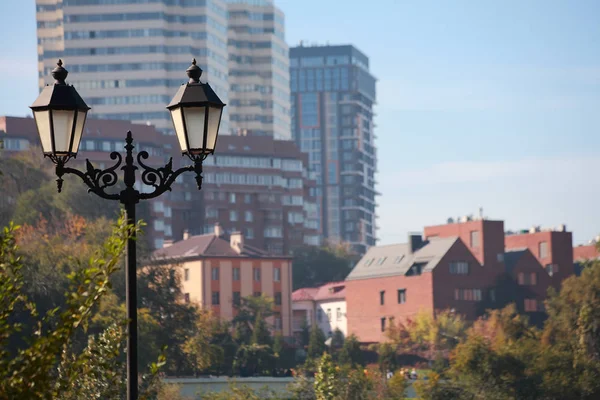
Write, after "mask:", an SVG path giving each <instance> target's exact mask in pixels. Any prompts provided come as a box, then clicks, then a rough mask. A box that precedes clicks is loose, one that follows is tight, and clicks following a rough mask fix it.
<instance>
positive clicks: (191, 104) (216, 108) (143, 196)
mask: <svg viewBox="0 0 600 400" xmlns="http://www.w3.org/2000/svg"><path fill="white" fill-rule="evenodd" d="M186 72H187V75H188V77H189V82H188V83H185V84H183V85H181V87H180V88H179V90H178V91H177V94H175V97H173V100H172V101H171V103H170V104H169V105H168V107H167V108H168V109H169V111H170V112H171V118H172V120H173V125H174V128H175V133H176V134H177V139H178V141H179V144H180V146H181V151H182V154H183V155H186V156H188V157H189V158H190V160H192V162H193V165H189V166H187V167H182V168H179V169H177V170H173V159H172V158H171V159H170V160H169V162H168V163H167V164H166V165H165V166H164V167H160V168H152V167H150V166H148V165H146V164H144V162H143V161H142V160H146V159H147V158H148V152H146V151H140V152H139V153H138V154H137V164H138V165H139V167H138V166H136V165H135V164H134V159H133V149H134V146H133V137H132V134H131V131H129V132H127V136H126V139H125V142H126V144H125V150H126V153H125V163H124V165H123V166H122V167H121V170H122V171H123V182H124V184H125V188H124V189H123V190H121V191H120V192H118V193H109V192H107V191H106V190H105V189H107V188H110V187H112V186H114V185H116V184H117V182H118V177H117V172H116V171H117V169H118V168H119V167H120V166H121V162H122V161H123V157H122V156H121V154H120V153H118V152H116V151H113V152H112V153H110V158H111V159H112V160H116V163H115V165H113V166H112V167H109V168H107V169H104V170H100V169H96V168H94V166H93V165H92V163H91V162H90V161H89V160H86V171H85V172H83V171H80V170H77V169H74V168H70V167H66V166H65V165H66V163H67V162H68V161H69V160H70V159H71V158H76V157H77V150H78V149H79V143H80V141H81V136H82V133H83V128H84V124H85V119H86V116H87V112H88V110H90V107H88V106H87V104H85V102H84V101H83V99H82V98H81V97H80V96H79V94H78V93H77V90H75V88H74V87H73V86H70V85H68V84H67V83H66V82H65V79H66V78H67V74H68V71H67V70H66V69H64V68H63V67H62V61H61V60H58V63H57V67H56V68H55V69H53V70H52V76H53V77H54V79H55V82H54V84H53V85H48V86H46V87H45V88H44V89H43V90H42V92H41V93H40V95H39V97H38V98H37V99H36V101H35V102H34V103H33V105H32V106H31V109H32V110H33V114H34V117H35V122H36V125H37V130H38V133H39V135H40V141H41V143H42V149H43V152H44V156H45V157H48V158H50V160H52V162H53V163H54V164H55V165H56V176H57V177H58V179H57V180H56V183H57V188H58V191H59V192H60V191H61V189H62V185H63V179H62V177H63V175H64V174H73V175H77V176H78V177H79V178H81V180H82V181H83V182H84V183H85V184H86V185H87V186H88V188H89V190H88V191H89V192H92V193H94V194H96V195H98V196H100V197H102V198H104V199H108V200H117V201H119V202H121V204H123V206H124V208H125V215H126V218H127V223H128V224H134V223H135V205H136V204H137V203H139V201H140V200H148V199H153V198H155V197H158V196H160V195H161V194H163V193H164V192H166V191H167V190H171V185H172V184H173V182H175V179H177V177H178V176H179V175H181V174H182V173H183V172H186V171H190V172H194V173H195V175H196V183H197V185H198V190H200V189H201V188H202V162H203V161H204V160H205V159H206V157H208V155H209V154H213V153H214V151H215V146H216V143H217V136H218V133H219V125H220V123H221V116H222V112H223V107H225V104H224V103H223V102H222V101H221V100H220V99H219V97H218V96H217V95H216V93H215V92H214V91H213V90H212V88H211V87H210V85H209V84H208V83H201V82H200V76H201V75H202V70H201V69H200V68H199V67H198V66H197V65H196V60H195V59H194V60H193V61H192V65H191V66H190V67H189V68H188V69H187V70H186ZM140 168H141V170H142V173H141V179H142V182H143V183H144V184H146V185H148V186H151V187H153V188H154V189H153V191H152V192H150V193H140V192H139V191H138V190H136V189H135V188H134V186H135V182H136V176H135V171H136V170H137V169H140ZM135 243H136V242H135V236H132V237H131V238H130V239H129V240H128V241H127V257H126V265H125V269H126V274H125V286H126V294H125V296H126V305H127V318H128V325H127V328H128V332H127V399H128V400H136V399H137V397H138V385H137V382H138V365H137V287H136V280H137V276H136V270H137V265H136V264H137V262H136V246H135Z"/></svg>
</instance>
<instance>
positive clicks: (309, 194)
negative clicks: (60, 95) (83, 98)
mask: <svg viewBox="0 0 600 400" xmlns="http://www.w3.org/2000/svg"><path fill="white" fill-rule="evenodd" d="M129 130H131V131H132V132H133V135H134V140H135V141H136V143H135V145H136V148H135V149H134V152H137V151H140V150H145V151H147V152H148V153H149V154H150V158H149V160H148V161H149V162H150V165H153V166H163V165H164V164H165V163H167V162H168V160H169V158H170V157H173V167H174V168H177V167H178V166H179V163H182V164H183V165H187V163H188V162H189V160H188V159H187V158H185V157H182V156H181V151H180V150H179V144H178V142H177V140H176V138H175V136H171V135H162V134H161V132H159V131H158V130H157V129H155V128H154V127H153V126H148V125H141V124H131V123H129V122H126V121H119V120H116V121H115V120H101V119H93V118H90V119H88V120H87V121H86V128H85V132H84V134H83V139H82V141H81V146H80V149H79V150H80V153H79V154H80V155H79V157H78V158H77V159H74V160H72V161H71V162H70V164H71V163H72V164H73V165H76V164H78V163H82V162H83V161H84V160H85V159H86V158H89V159H90V161H92V162H93V163H95V165H96V166H97V167H98V168H105V167H108V166H111V165H113V161H112V160H111V159H110V152H112V151H121V152H122V151H123V145H124V137H125V133H126V132H127V131H129ZM0 139H2V141H3V147H4V152H5V153H6V154H7V155H10V154H12V153H16V152H19V151H25V150H27V149H29V148H30V147H33V146H35V147H39V137H38V134H37V130H36V127H35V121H34V119H33V118H17V117H0ZM39 154H40V156H41V150H40V152H39ZM40 158H41V157H40ZM48 163H49V161H48ZM307 164H308V163H307V156H306V154H303V153H302V152H300V151H299V150H298V148H297V147H296V144H295V143H294V142H293V141H290V140H274V139H273V138H272V137H269V136H257V137H253V136H251V135H248V136H220V138H219V141H218V143H217V149H216V152H215V155H213V156H210V157H208V158H207V159H206V160H205V161H204V173H203V177H204V183H203V187H202V190H200V191H199V190H198V188H197V185H196V181H195V178H194V175H193V174H183V175H181V176H180V177H179V178H178V179H177V181H176V182H175V184H174V186H173V190H172V191H170V192H166V193H164V194H163V195H162V196H160V197H158V198H156V199H154V200H152V201H150V202H149V205H150V208H151V209H150V213H151V220H149V221H148V222H149V225H148V226H147V227H146V228H145V229H146V231H147V232H148V234H149V236H150V237H151V240H150V241H151V245H153V246H154V248H162V247H163V245H164V242H165V241H173V240H181V238H182V237H183V232H184V231H185V230H188V231H189V232H190V233H192V234H203V233H206V232H212V231H213V226H214V224H215V223H217V222H218V223H220V224H221V226H222V227H223V229H224V230H225V231H226V232H228V233H230V232H234V231H238V230H243V233H244V235H245V237H246V242H247V243H248V244H249V245H251V246H255V247H258V248H265V249H267V250H268V251H269V252H271V253H274V254H289V252H290V251H291V250H292V249H293V248H294V247H297V246H301V245H305V244H306V245H319V244H320V241H319V234H318V229H317V227H318V220H319V215H318V213H317V204H316V202H315V198H314V195H313V193H314V188H315V185H316V183H315V180H314V179H310V178H309V173H308V171H307ZM48 167H49V168H51V164H50V163H49V164H48ZM138 181H139V175H138ZM138 185H139V186H138V189H139V190H143V191H151V188H148V187H145V186H144V185H142V184H141V182H138ZM7 201H9V200H7ZM144 204H146V202H144Z"/></svg>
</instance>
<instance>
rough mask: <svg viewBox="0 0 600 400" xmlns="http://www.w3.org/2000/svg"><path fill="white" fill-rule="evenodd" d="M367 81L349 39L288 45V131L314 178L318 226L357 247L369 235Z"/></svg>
mask: <svg viewBox="0 0 600 400" xmlns="http://www.w3.org/2000/svg"><path fill="white" fill-rule="evenodd" d="M375 82H376V79H375V77H374V76H373V75H371V73H370V72H369V59H368V58H367V56H366V55H364V54H363V53H361V52H360V51H359V50H358V49H356V48H355V47H354V46H351V45H345V46H311V47H304V46H299V47H294V48H291V49H290V87H291V92H292V95H291V98H292V131H293V135H294V139H295V140H296V142H297V144H298V146H299V147H300V149H301V150H302V151H303V152H306V153H308V157H309V170H310V171H311V173H312V174H314V176H315V178H316V180H317V188H316V189H315V190H316V193H315V195H316V197H317V203H318V206H319V210H318V212H319V213H320V215H321V224H320V226H319V231H320V233H321V235H322V237H323V238H324V239H325V240H327V241H329V242H332V243H340V242H346V243H349V244H350V245H351V246H352V248H353V249H354V250H355V251H357V252H358V253H360V254H363V253H364V252H366V250H367V249H368V248H369V247H370V246H373V245H375V243H376V239H377V236H376V230H377V223H376V214H375V208H376V202H375V196H376V195H377V193H376V191H375V172H376V170H377V154H376V149H375V144H374V132H373V131H374V125H373V104H374V103H375Z"/></svg>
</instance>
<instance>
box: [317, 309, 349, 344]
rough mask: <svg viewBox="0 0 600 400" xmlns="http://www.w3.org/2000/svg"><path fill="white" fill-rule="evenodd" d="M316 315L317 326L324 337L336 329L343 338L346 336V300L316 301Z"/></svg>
mask: <svg viewBox="0 0 600 400" xmlns="http://www.w3.org/2000/svg"><path fill="white" fill-rule="evenodd" d="M316 313H317V315H316V318H317V324H318V326H319V328H321V330H322V331H323V333H325V336H329V334H330V333H331V334H333V332H334V331H335V330H336V329H339V330H340V331H342V333H343V334H344V337H345V336H346V335H347V333H348V322H347V319H346V300H331V301H318V302H317V304H316ZM328 315H330V317H328Z"/></svg>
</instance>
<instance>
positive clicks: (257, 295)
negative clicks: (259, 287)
mask: <svg viewBox="0 0 600 400" xmlns="http://www.w3.org/2000/svg"><path fill="white" fill-rule="evenodd" d="M260 295H261V293H260V292H254V293H252V296H254V297H260Z"/></svg>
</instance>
